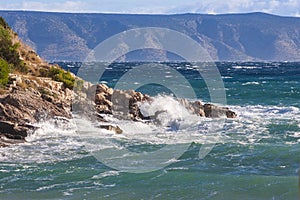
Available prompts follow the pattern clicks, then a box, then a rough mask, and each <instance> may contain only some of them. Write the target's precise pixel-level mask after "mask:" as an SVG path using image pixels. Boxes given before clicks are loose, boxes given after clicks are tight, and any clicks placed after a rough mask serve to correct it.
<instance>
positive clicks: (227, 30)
mask: <svg viewBox="0 0 300 200" xmlns="http://www.w3.org/2000/svg"><path fill="white" fill-rule="evenodd" d="M0 15H1V16H3V17H4V18H5V19H6V20H7V21H8V23H9V24H10V26H12V28H13V29H14V30H15V31H16V32H17V33H18V34H19V36H20V38H22V39H23V41H25V42H26V43H27V44H29V45H31V46H32V47H33V48H34V49H35V50H36V51H37V52H38V53H39V54H40V55H41V56H42V57H43V58H45V59H47V60H48V61H61V60H67V61H71V60H72V61H81V60H82V59H84V58H85V57H86V55H87V53H88V52H89V51H90V50H91V49H93V48H94V47H95V46H96V45H97V44H99V43H100V42H102V41H103V40H105V39H107V38H109V37H110V36H112V35H114V34H117V33H120V32H122V31H125V30H128V29H131V28H137V27H164V28H169V29H173V30H177V31H180V32H183V33H185V34H187V35H188V36H190V37H191V38H193V39H194V40H196V41H197V42H198V43H200V44H201V45H202V46H203V47H204V48H205V49H207V50H208V52H209V53H210V55H211V57H212V58H213V59H214V60H227V61H235V60H242V61H245V60H275V61H283V60H289V61H295V60H298V61H299V60H300V18H291V17H279V16H274V15H268V14H264V13H250V14H229V15H201V14H181V15H127V14H72V13H45V12H22V11H0Z"/></svg>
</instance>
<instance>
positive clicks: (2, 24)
mask: <svg viewBox="0 0 300 200" xmlns="http://www.w3.org/2000/svg"><path fill="white" fill-rule="evenodd" d="M0 25H1V26H3V27H4V28H10V27H9V25H8V24H7V22H6V21H5V20H4V19H3V17H0Z"/></svg>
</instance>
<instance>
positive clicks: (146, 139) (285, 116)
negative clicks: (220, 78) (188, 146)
mask: <svg viewBox="0 0 300 200" xmlns="http://www.w3.org/2000/svg"><path fill="white" fill-rule="evenodd" d="M229 107H230V109H231V110H233V111H235V112H236V113H237V114H238V117H237V118H236V119H227V120H225V121H224V120H223V121H218V120H219V119H209V118H200V117H198V116H195V115H192V114H190V113H189V111H187V110H186V109H185V108H184V107H183V106H182V105H181V104H180V103H178V101H176V100H175V99H174V98H173V97H170V96H157V98H155V100H154V101H153V102H152V103H151V104H149V103H144V104H141V105H140V108H141V111H142V113H143V114H144V115H145V116H153V115H155V113H156V114H157V112H159V111H164V112H161V113H159V114H157V115H158V116H157V118H158V120H159V121H160V125H158V124H156V125H155V124H152V123H144V122H133V121H127V120H119V119H116V118H114V117H113V116H106V119H107V120H108V121H109V123H110V124H114V125H118V126H119V127H120V128H121V129H122V130H123V133H122V134H115V133H113V132H111V131H107V130H103V129H99V128H97V127H96V126H97V125H99V123H98V122H97V123H94V122H91V121H89V120H85V119H83V118H81V117H76V116H75V118H74V120H71V121H68V120H65V119H53V120H50V121H46V122H40V123H38V124H36V125H37V126H39V127H40V129H38V130H37V131H36V132H35V133H34V134H32V135H30V136H28V137H27V138H26V140H27V142H26V143H24V144H18V145H12V146H10V147H8V148H0V155H1V156H0V162H15V161H16V162H23V163H26V162H36V163H41V162H55V161H60V160H70V159H76V158H78V159H80V158H82V157H84V156H88V152H93V151H99V150H102V149H112V148H113V149H124V148H126V145H127V146H128V145H129V146H132V145H133V146H134V145H143V144H146V145H160V144H184V143H191V142H196V143H199V144H204V143H210V142H211V143H214V142H217V143H228V142H233V143H239V144H243V145H247V144H254V143H260V142H261V141H264V140H268V139H278V141H282V142H285V143H286V144H289V143H291V142H290V141H288V140H287V141H285V140H286V139H285V137H286V136H290V137H291V138H295V140H294V141H293V142H294V143H295V142H296V143H297V142H299V141H300V139H298V138H299V137H300V136H299V135H300V134H299V130H298V131H297V130H296V131H294V130H293V129H291V130H290V131H286V133H285V134H282V135H280V134H277V135H273V134H272V132H271V131H270V129H269V127H270V126H271V125H273V124H275V125H276V124H279V125H281V124H287V125H291V126H292V127H294V129H295V128H296V129H297V127H298V128H299V129H300V109H299V108H298V107H292V106H289V107H284V106H282V107H280V106H262V105H254V106H229ZM124 145H125V146H124Z"/></svg>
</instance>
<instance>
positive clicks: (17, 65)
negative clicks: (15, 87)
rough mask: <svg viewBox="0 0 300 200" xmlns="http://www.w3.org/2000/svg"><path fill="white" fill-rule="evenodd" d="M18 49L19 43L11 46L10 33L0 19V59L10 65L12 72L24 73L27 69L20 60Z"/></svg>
mask: <svg viewBox="0 0 300 200" xmlns="http://www.w3.org/2000/svg"><path fill="white" fill-rule="evenodd" d="M19 47H20V44H19V43H16V44H13V42H12V31H11V30H10V28H9V26H8V24H7V23H6V22H5V21H4V19H3V18H2V17H0V58H1V59H3V60H5V61H6V62H7V63H8V64H12V65H13V69H14V70H16V71H19V72H21V73H26V72H27V71H28V69H27V67H26V66H25V65H24V63H23V62H22V61H21V60H20V55H19V52H18V49H19Z"/></svg>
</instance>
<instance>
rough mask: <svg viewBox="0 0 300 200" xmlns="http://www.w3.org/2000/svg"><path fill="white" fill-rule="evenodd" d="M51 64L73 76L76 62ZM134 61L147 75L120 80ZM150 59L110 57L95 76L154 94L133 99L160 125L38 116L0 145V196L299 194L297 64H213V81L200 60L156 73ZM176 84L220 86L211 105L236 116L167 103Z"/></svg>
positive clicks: (259, 198)
mask: <svg viewBox="0 0 300 200" xmlns="http://www.w3.org/2000/svg"><path fill="white" fill-rule="evenodd" d="M59 64H60V65H61V66H62V67H63V68H64V69H67V70H69V71H71V72H73V73H75V74H77V73H78V72H79V71H80V68H81V67H82V66H83V64H82V63H78V62H62V63H59ZM141 65H143V66H144V67H145V65H146V67H148V68H147V69H151V70H149V73H150V72H151V73H150V74H149V75H147V77H148V79H149V80H145V79H140V78H138V77H137V75H135V76H133V75H134V73H132V74H131V76H127V77H131V80H129V79H128V78H122V77H125V76H126V74H128V73H131V72H132V70H134V69H138V68H139V66H141ZM151 65H152V64H151V63H147V64H145V63H138V62H136V63H126V62H124V63H122V62H121V63H112V64H110V65H109V66H107V67H106V68H105V70H104V72H103V73H102V74H101V77H99V79H98V80H99V82H101V83H106V84H107V85H109V86H110V87H113V88H121V87H122V85H124V84H125V83H124V82H126V81H127V82H128V81H131V82H132V83H131V86H133V87H135V88H134V89H135V90H137V91H141V92H143V93H146V94H149V95H151V96H154V101H153V103H152V104H151V105H150V104H146V103H144V104H141V105H139V106H140V108H141V111H142V113H144V114H148V115H151V113H152V114H153V113H155V112H156V111H158V110H163V111H164V112H162V114H161V115H160V123H152V122H139V121H138V122H133V121H128V120H124V119H118V118H117V117H115V116H114V115H112V116H104V117H106V118H107V119H108V120H109V121H110V122H111V123H114V124H116V125H118V126H120V127H121V128H122V129H123V133H122V134H114V133H112V132H110V131H104V130H102V129H98V128H97V124H96V123H97V122H92V121H89V120H88V119H85V118H82V117H79V116H77V115H76V113H74V120H71V121H68V122H66V120H62V119H59V118H57V119H53V120H49V121H41V122H39V123H38V124H36V125H37V126H39V127H40V129H38V130H37V131H36V132H34V133H32V134H30V135H29V136H28V137H27V138H26V140H27V142H26V143H23V144H18V145H12V146H10V147H7V148H1V149H0V199H1V200H4V199H9V200H14V199H15V200H19V199H30V200H31V199H65V200H68V199H145V200H146V199H187V200H193V199H203V200H208V199H209V200H219V199H222V200H223V199H224V200H235V199H238V200H247V199H253V200H267V199H269V200H279V199H280V200H293V199H295V200H297V199H299V190H300V187H299V164H300V63H299V62H298V63H297V62H293V63H292V62H217V63H214V65H215V67H216V69H217V71H218V73H216V74H215V76H216V80H221V81H222V83H221V84H219V86H222V88H216V87H214V86H216V85H214V84H212V85H211V84H209V81H210V80H205V79H207V77H206V76H205V75H203V73H201V70H200V68H201V69H202V70H203V66H206V65H204V64H203V66H197V65H193V64H191V63H180V62H177V63H176V62H175V63H159V66H164V68H161V69H164V70H163V71H160V72H159V73H157V74H156V73H153V72H155V67H149V66H151ZM156 65H157V64H153V66H156ZM142 69H146V68H142ZM147 73H148V72H147ZM147 73H146V72H145V73H144V74H147ZM138 74H140V71H139V73H138ZM153 74H154V75H155V74H156V75H157V76H158V75H159V77H160V78H159V79H155V81H153V82H151V80H152V78H151V77H153ZM134 77H136V79H135V78H134ZM205 77H206V78H205ZM132 79H134V80H132ZM143 80H144V83H143ZM158 80H159V81H158ZM142 85H143V86H142ZM180 85H182V87H181V88H183V87H186V91H187V90H190V91H193V94H195V95H194V97H193V98H194V99H198V100H200V101H201V102H203V103H207V102H211V101H212V98H213V95H214V94H215V93H216V92H214V91H218V90H222V91H224V94H225V99H224V98H223V100H225V101H223V103H222V102H221V103H220V102H216V103H217V104H224V105H222V106H226V107H228V108H229V109H230V110H232V111H234V112H236V114H237V118H234V119H226V118H221V119H207V118H201V117H198V116H195V115H192V114H191V113H189V112H188V111H186V110H184V109H183V108H182V105H181V104H178V102H177V101H176V99H177V96H180V95H178V91H175V92H174V90H175V89H176V88H177V86H178V87H179V86H180ZM217 85H218V84H217ZM169 86H170V87H169ZM171 86H172V87H171ZM174 88H175V89H174ZM183 90H184V89H183ZM181 91H182V89H181ZM184 91H185V90H184ZM222 91H221V92H219V93H218V92H217V93H216V94H222ZM179 92H180V91H179ZM180 94H185V93H184V92H182V93H180ZM187 98H188V99H190V100H194V99H191V96H187ZM213 103H214V102H213Z"/></svg>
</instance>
